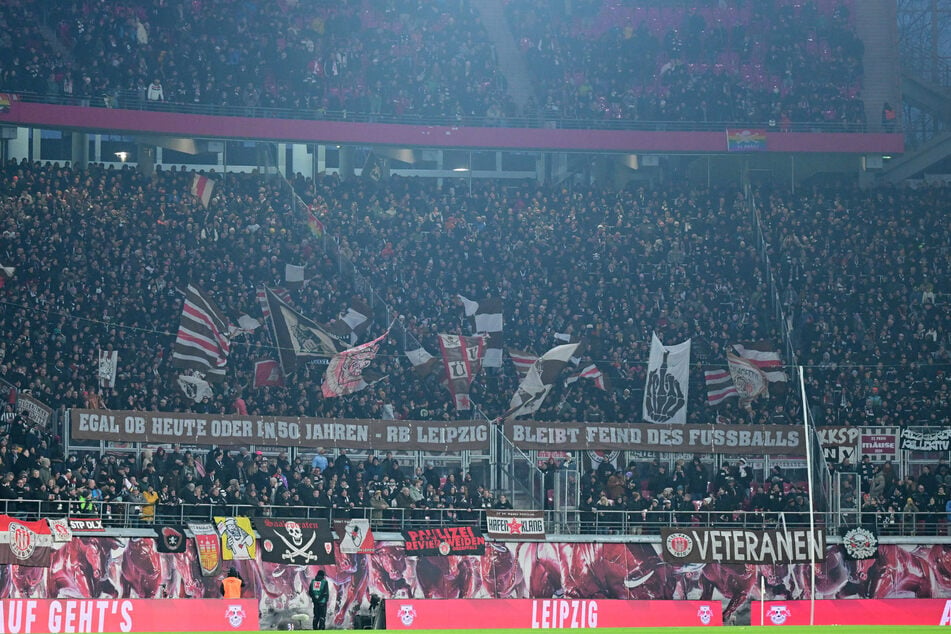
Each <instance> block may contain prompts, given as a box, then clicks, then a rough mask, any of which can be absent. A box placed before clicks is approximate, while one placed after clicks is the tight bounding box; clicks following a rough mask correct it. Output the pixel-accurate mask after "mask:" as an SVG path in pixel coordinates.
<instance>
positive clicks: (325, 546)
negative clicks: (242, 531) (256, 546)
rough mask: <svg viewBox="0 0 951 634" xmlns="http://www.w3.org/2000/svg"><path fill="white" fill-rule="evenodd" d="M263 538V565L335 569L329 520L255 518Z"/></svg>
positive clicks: (258, 530)
mask: <svg viewBox="0 0 951 634" xmlns="http://www.w3.org/2000/svg"><path fill="white" fill-rule="evenodd" d="M254 528H255V530H257V532H258V535H260V536H261V561H267V562H270V563H275V564H291V565H295V566H309V565H311V564H317V565H320V566H332V565H333V564H334V538H333V535H332V534H331V532H330V525H329V523H328V521H327V520H304V519H302V520H300V521H295V520H272V519H268V518H259V517H256V518H254Z"/></svg>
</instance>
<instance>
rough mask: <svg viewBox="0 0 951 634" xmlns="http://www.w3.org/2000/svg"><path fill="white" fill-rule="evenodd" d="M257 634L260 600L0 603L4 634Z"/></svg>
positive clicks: (71, 600)
mask: <svg viewBox="0 0 951 634" xmlns="http://www.w3.org/2000/svg"><path fill="white" fill-rule="evenodd" d="M258 630H260V626H259V623H258V600H257V599H6V600H0V634H2V633H6V632H16V633H17V634H38V633H43V632H46V633H50V634H59V633H60V632H69V633H73V632H219V631H225V632H227V631H234V632H256V631H258Z"/></svg>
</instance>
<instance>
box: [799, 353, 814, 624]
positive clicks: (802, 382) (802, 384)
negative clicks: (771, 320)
mask: <svg viewBox="0 0 951 634" xmlns="http://www.w3.org/2000/svg"><path fill="white" fill-rule="evenodd" d="M799 391H800V397H801V398H802V427H803V439H804V440H805V443H806V478H807V480H808V483H809V541H808V544H809V569H810V571H811V577H812V580H811V583H812V586H811V588H810V590H809V625H815V623H816V548H815V546H816V544H815V541H816V507H815V500H814V495H813V482H812V437H811V435H810V433H809V414H808V412H809V408H808V407H806V376H805V372H804V371H803V368H802V366H799Z"/></svg>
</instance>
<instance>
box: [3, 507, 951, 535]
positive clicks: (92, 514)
mask: <svg viewBox="0 0 951 634" xmlns="http://www.w3.org/2000/svg"><path fill="white" fill-rule="evenodd" d="M0 513H3V514H5V515H10V516H12V517H16V518H19V519H23V520H35V519H39V518H44V517H46V518H50V519H53V518H62V517H69V518H71V519H85V520H99V521H101V523H102V527H103V528H104V529H105V530H107V531H108V530H119V529H143V528H150V527H154V526H161V525H171V524H175V525H182V524H187V523H188V522H214V518H216V517H236V516H246V517H268V518H272V519H295V520H299V519H311V520H315V519H319V520H329V521H332V520H334V519H350V518H366V519H369V520H370V527H371V528H372V529H373V530H374V531H377V532H400V531H404V530H416V529H421V528H434V527H441V526H457V525H479V526H481V527H482V528H483V530H484V529H485V526H486V522H485V515H486V510H485V509H481V508H479V509H465V510H463V509H443V508H440V509H413V508H388V509H375V508H371V507H355V508H351V509H349V510H346V511H344V510H340V509H335V508H332V507H316V506H250V505H241V504H181V505H175V506H166V505H162V504H156V505H155V506H154V508H152V507H151V505H148V504H141V503H135V502H108V503H101V502H93V503H91V508H90V504H89V503H84V502H78V501H72V500H71V501H60V500H55V501H36V500H3V501H2V502H0ZM815 523H816V526H817V527H821V528H824V529H825V530H826V532H827V534H836V533H837V532H838V531H839V530H840V529H842V528H843V527H854V526H858V525H862V526H865V527H868V528H875V529H876V530H877V532H878V533H879V534H880V535H883V536H905V537H912V536H946V535H949V534H951V521H949V520H948V516H947V514H945V513H944V512H909V513H905V512H887V511H884V510H882V511H876V512H849V511H842V512H838V513H816V514H815ZM545 526H546V530H547V533H548V535H549V536H558V535H562V536H564V535H578V536H584V535H588V536H592V537H596V536H625V535H648V536H649V535H659V534H660V529H661V528H664V527H681V528H703V527H711V528H712V527H716V528H745V529H751V530H769V529H784V528H788V529H793V528H808V527H809V516H808V513H806V512H805V511H792V512H790V511H786V512H774V511H743V510H665V509H663V508H661V509H649V510H644V511H641V510H636V511H635V510H615V509H611V508H604V509H600V508H595V509H555V510H550V511H545Z"/></svg>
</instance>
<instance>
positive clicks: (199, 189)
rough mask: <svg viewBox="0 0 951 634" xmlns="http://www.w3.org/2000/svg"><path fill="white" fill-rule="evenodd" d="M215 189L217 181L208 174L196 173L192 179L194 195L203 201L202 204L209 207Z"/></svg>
mask: <svg viewBox="0 0 951 634" xmlns="http://www.w3.org/2000/svg"><path fill="white" fill-rule="evenodd" d="M214 189H215V181H213V180H211V179H210V178H208V177H207V176H203V175H202V174H195V177H194V178H193V179H192V188H191V193H192V196H194V197H195V198H197V199H198V200H200V201H201V204H202V205H204V206H205V208H207V207H208V203H209V202H211V192H213V191H214Z"/></svg>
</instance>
